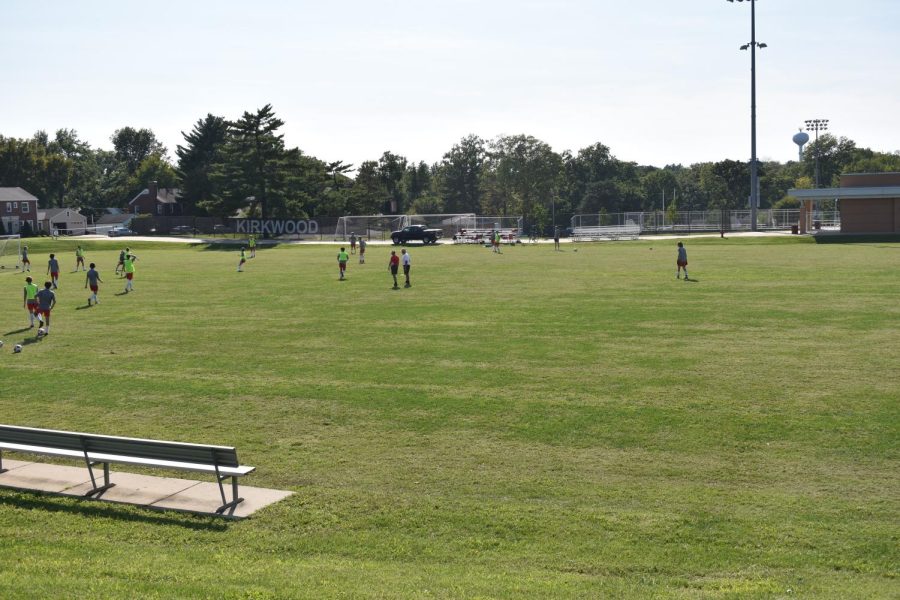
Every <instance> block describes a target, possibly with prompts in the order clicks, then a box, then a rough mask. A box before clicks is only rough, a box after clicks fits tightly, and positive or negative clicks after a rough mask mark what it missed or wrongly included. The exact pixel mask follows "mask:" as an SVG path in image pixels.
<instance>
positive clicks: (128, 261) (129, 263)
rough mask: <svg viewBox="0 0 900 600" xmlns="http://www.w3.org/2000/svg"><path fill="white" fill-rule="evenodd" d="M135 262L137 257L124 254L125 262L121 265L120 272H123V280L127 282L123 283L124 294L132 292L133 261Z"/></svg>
mask: <svg viewBox="0 0 900 600" xmlns="http://www.w3.org/2000/svg"><path fill="white" fill-rule="evenodd" d="M136 260H137V256H135V255H134V254H126V255H125V260H124V261H123V264H122V271H124V273H125V279H127V281H126V282H125V293H126V294H127V293H128V292H133V291H134V271H135V268H134V261H136Z"/></svg>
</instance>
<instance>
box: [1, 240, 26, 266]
mask: <svg viewBox="0 0 900 600" xmlns="http://www.w3.org/2000/svg"><path fill="white" fill-rule="evenodd" d="M21 266H22V236H20V235H0V269H4V270H6V269H11V270H16V269H18V268H20V267H21Z"/></svg>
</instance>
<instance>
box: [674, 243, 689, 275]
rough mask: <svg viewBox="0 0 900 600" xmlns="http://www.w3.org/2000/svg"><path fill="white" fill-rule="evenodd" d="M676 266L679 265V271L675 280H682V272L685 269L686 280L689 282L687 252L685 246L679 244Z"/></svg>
mask: <svg viewBox="0 0 900 600" xmlns="http://www.w3.org/2000/svg"><path fill="white" fill-rule="evenodd" d="M675 264H677V265H678V271H676V273H675V279H681V270H682V269H684V280H685V281H687V280H688V273H687V250H685V249H684V244H682V243H681V242H678V260H677V261H675Z"/></svg>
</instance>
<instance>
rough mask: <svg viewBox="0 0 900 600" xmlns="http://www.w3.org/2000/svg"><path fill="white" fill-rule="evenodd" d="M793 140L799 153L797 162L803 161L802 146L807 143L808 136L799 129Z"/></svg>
mask: <svg viewBox="0 0 900 600" xmlns="http://www.w3.org/2000/svg"><path fill="white" fill-rule="evenodd" d="M793 140H794V143H795V144H797V145H798V146H799V147H800V153H799V159H798V160H803V145H804V144H806V142H808V141H809V134H808V133H806V132H805V131H803V130H802V129H801V130H800V133H795V134H794V137H793Z"/></svg>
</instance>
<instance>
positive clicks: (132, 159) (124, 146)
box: [110, 127, 166, 175]
mask: <svg viewBox="0 0 900 600" xmlns="http://www.w3.org/2000/svg"><path fill="white" fill-rule="evenodd" d="M110 140H111V141H112V143H113V149H114V151H115V156H116V160H118V161H119V162H120V163H121V164H122V165H123V167H124V169H125V173H127V174H128V175H132V174H133V173H134V172H135V171H137V168H138V167H139V166H140V164H141V163H142V162H144V159H145V158H147V157H148V156H150V155H151V154H159V155H160V156H165V154H166V148H165V146H163V145H162V144H161V143H160V142H159V140H157V139H156V134H154V133H153V132H152V131H150V130H149V129H135V128H133V127H123V128H122V129H117V130H116V131H115V133H113V134H112V137H111V138H110Z"/></svg>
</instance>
